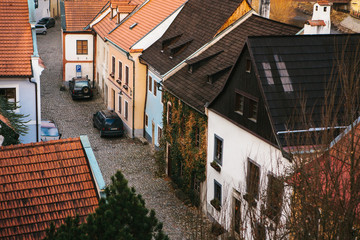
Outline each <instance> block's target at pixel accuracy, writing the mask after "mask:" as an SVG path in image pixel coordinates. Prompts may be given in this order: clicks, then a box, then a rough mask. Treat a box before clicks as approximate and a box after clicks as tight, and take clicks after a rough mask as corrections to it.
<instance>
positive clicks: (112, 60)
mask: <svg viewBox="0 0 360 240" xmlns="http://www.w3.org/2000/svg"><path fill="white" fill-rule="evenodd" d="M111 73H112V74H113V75H112V77H114V74H115V57H114V56H112V58H111Z"/></svg>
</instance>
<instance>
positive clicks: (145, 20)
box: [107, 0, 186, 50]
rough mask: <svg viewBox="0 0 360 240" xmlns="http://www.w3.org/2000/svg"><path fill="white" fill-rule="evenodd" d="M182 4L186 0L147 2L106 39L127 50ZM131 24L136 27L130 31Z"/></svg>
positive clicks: (151, 0) (152, 0) (153, 0)
mask: <svg viewBox="0 0 360 240" xmlns="http://www.w3.org/2000/svg"><path fill="white" fill-rule="evenodd" d="M184 2H186V0H149V1H148V2H147V3H146V4H145V5H144V6H143V7H142V8H140V9H139V10H137V11H136V12H135V13H134V14H133V15H132V16H131V17H130V18H129V19H127V20H126V21H125V22H123V23H122V24H121V25H119V27H118V28H116V29H115V30H114V31H113V32H112V33H111V34H110V35H109V36H108V37H107V38H108V39H109V40H110V41H112V42H113V43H115V44H116V45H118V46H119V47H121V48H122V49H124V50H129V49H130V47H131V46H132V45H133V44H135V43H136V42H137V41H139V40H140V39H141V38H142V37H143V36H145V35H146V34H147V33H148V32H149V31H151V30H152V29H153V28H155V27H156V26H157V25H158V24H159V23H161V22H162V21H163V20H164V19H165V18H166V17H168V16H169V15H170V14H171V13H173V12H174V11H175V10H176V9H178V8H179V7H180V6H181V5H182V4H183V3H184ZM133 24H136V26H135V27H133V28H132V29H130V26H132V25H133Z"/></svg>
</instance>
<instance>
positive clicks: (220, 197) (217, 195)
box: [214, 179, 222, 206]
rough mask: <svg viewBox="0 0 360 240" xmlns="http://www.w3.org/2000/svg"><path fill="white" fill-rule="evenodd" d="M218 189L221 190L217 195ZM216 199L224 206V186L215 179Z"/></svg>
mask: <svg viewBox="0 0 360 240" xmlns="http://www.w3.org/2000/svg"><path fill="white" fill-rule="evenodd" d="M217 187H218V188H219V190H220V191H219V192H218V194H217ZM214 199H217V200H219V205H220V206H221V205H222V185H221V184H220V183H219V182H218V181H216V180H215V179H214Z"/></svg>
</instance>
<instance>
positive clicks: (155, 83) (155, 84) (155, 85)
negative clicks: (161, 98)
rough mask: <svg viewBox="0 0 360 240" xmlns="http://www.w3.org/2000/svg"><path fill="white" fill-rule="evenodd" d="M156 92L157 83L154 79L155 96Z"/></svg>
mask: <svg viewBox="0 0 360 240" xmlns="http://www.w3.org/2000/svg"><path fill="white" fill-rule="evenodd" d="M156 91H157V82H156V81H155V79H154V95H155V96H156V94H157V93H156Z"/></svg>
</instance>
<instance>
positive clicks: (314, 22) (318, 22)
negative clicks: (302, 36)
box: [306, 20, 326, 26]
mask: <svg viewBox="0 0 360 240" xmlns="http://www.w3.org/2000/svg"><path fill="white" fill-rule="evenodd" d="M306 24H309V25H310V26H326V24H325V22H324V20H307V21H306Z"/></svg>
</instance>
